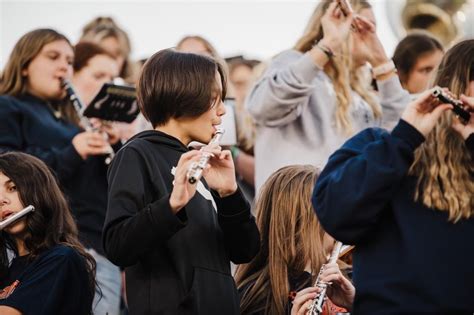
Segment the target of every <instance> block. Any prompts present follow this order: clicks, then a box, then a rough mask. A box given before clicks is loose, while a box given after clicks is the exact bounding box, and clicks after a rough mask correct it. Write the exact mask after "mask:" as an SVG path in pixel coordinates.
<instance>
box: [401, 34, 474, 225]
mask: <svg viewBox="0 0 474 315" xmlns="http://www.w3.org/2000/svg"><path fill="white" fill-rule="evenodd" d="M473 80H474V40H466V41H463V42H460V43H458V44H457V45H455V46H454V47H452V48H451V49H450V50H449V51H448V52H447V53H446V55H445V56H444V58H443V60H442V61H441V65H440V67H439V69H438V73H437V76H436V79H435V85H439V86H442V87H447V88H449V89H450V91H451V92H452V93H454V94H455V95H456V96H459V95H460V94H462V93H466V91H467V89H468V85H469V82H470V81H473ZM453 119H455V118H454V117H453V114H452V113H451V112H447V113H445V114H444V115H443V117H442V118H441V119H440V120H439V121H438V123H437V124H436V126H435V128H434V129H433V130H432V131H431V133H430V134H429V135H428V137H427V139H426V141H425V143H423V144H422V145H421V146H420V147H419V148H418V149H417V150H416V152H415V160H414V162H413V164H412V166H411V168H410V174H411V175H414V176H416V177H417V178H418V181H417V187H416V193H415V200H417V201H421V202H423V204H424V205H425V206H427V207H428V208H434V209H437V210H441V211H447V212H448V214H449V220H450V221H452V222H454V223H455V222H458V221H459V220H460V219H466V218H470V217H471V216H472V214H473V212H474V181H473V180H472V174H474V163H473V162H474V161H473V157H472V155H471V154H470V152H469V150H468V148H467V147H466V144H465V141H464V139H463V138H462V137H461V136H460V135H459V134H458V133H457V132H456V131H455V130H454V129H452V128H451V125H452V122H453Z"/></svg>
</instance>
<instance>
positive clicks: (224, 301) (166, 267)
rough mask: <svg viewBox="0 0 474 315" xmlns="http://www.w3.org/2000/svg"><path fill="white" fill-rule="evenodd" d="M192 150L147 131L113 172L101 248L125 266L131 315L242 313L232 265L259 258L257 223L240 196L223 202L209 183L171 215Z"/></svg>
mask: <svg viewBox="0 0 474 315" xmlns="http://www.w3.org/2000/svg"><path fill="white" fill-rule="evenodd" d="M187 151H188V149H187V148H186V147H185V146H184V145H183V144H182V143H181V142H180V141H179V140H177V139H176V138H173V137H171V136H169V135H167V134H164V133H162V132H159V131H154V130H153V131H145V132H142V133H140V134H138V135H136V136H135V137H133V138H132V139H131V140H130V141H129V142H128V143H127V145H125V147H124V148H122V150H120V151H119V153H118V154H117V155H116V157H115V159H114V161H113V163H112V165H111V167H110V169H109V173H108V182H109V204H108V209H107V217H106V221H105V227H104V233H103V242H104V249H105V251H106V254H107V257H108V258H109V259H110V260H111V261H112V262H113V263H115V264H116V265H118V266H121V267H126V269H125V273H126V281H127V282H126V284H127V298H128V306H129V311H130V314H134V315H135V314H206V315H211V314H239V313H240V312H239V297H238V293H237V290H236V287H235V284H234V280H233V278H232V275H231V272H230V261H232V262H234V263H237V264H238V263H246V262H249V261H250V260H251V259H252V258H253V257H254V256H255V254H256V253H257V252H258V250H259V246H260V242H259V233H258V230H257V226H256V224H255V219H254V217H253V216H252V214H251V213H250V206H249V204H248V202H247V201H246V200H245V199H244V198H243V196H242V194H241V192H240V190H238V191H237V192H236V193H235V194H233V195H231V196H228V197H226V198H219V197H218V194H217V193H216V192H214V191H210V192H209V190H208V186H207V184H206V183H205V181H204V180H202V181H201V183H199V186H198V191H197V192H196V194H195V195H194V197H193V198H192V199H191V200H190V201H189V202H188V204H187V205H186V206H185V207H184V208H183V209H181V210H180V211H179V212H178V214H176V215H173V213H172V211H171V208H170V205H169V197H170V194H171V191H172V188H173V184H172V183H173V179H174V175H173V173H174V167H175V166H176V165H177V164H178V160H179V158H180V157H181V155H182V154H183V153H185V152H187ZM211 194H212V197H211ZM206 195H207V198H206V197H204V196H206ZM215 207H217V209H215Z"/></svg>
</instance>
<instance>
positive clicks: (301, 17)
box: [0, 0, 400, 68]
mask: <svg viewBox="0 0 474 315" xmlns="http://www.w3.org/2000/svg"><path fill="white" fill-rule="evenodd" d="M387 1H400V0H372V1H371V3H372V4H373V6H374V11H375V14H376V18H377V23H378V33H379V35H380V36H381V38H382V41H383V42H384V44H385V47H386V49H387V52H388V53H389V55H391V54H392V52H393V49H394V47H395V45H396V42H397V39H396V38H395V36H394V33H393V31H392V29H391V27H390V26H389V24H388V18H387V14H386V12H387V10H386V6H387ZM317 2H318V1H301V0H293V1H291V0H287V1H265V0H258V1H248V0H241V1H236V0H219V1H218V0H214V1H198V0H186V1H151V0H148V1H146V0H145V1H144V0H141V1H131V0H129V1H110V0H106V1H104V0H102V1H85V0H75V1H71V0H63V1H44V0H36V1H34V0H29V1H23V0H0V43H1V51H0V68H2V67H3V65H4V64H5V62H6V60H7V58H8V56H9V54H10V52H11V49H12V48H13V45H14V44H15V43H16V41H17V40H18V39H19V38H20V37H21V36H22V35H23V34H24V33H26V32H28V31H30V30H32V29H35V28H44V27H50V28H54V29H56V30H58V31H60V32H61V33H63V34H65V35H66V36H67V37H68V38H69V39H70V40H71V41H72V42H73V43H75V42H76V41H77V40H78V38H79V35H80V33H81V29H82V27H83V26H84V25H85V24H86V23H87V22H89V21H90V20H92V19H93V18H95V17H96V16H99V15H104V16H112V17H113V18H114V19H115V20H116V22H117V23H118V24H119V25H120V26H121V27H122V28H123V29H125V30H126V31H127V32H128V33H129V36H130V38H131V41H132V59H139V58H145V57H148V56H150V55H151V54H153V53H154V52H156V51H157V50H159V49H162V48H167V47H171V46H174V45H175V44H176V43H177V41H178V40H179V39H180V38H181V37H183V36H184V35H188V34H199V35H202V36H204V37H206V38H207V39H208V40H209V41H211V43H212V44H213V45H214V46H215V47H216V48H217V50H218V52H219V53H220V54H221V55H222V56H224V57H228V56H232V55H236V54H244V55H245V56H246V57H249V58H258V59H264V58H270V57H271V56H273V55H275V54H277V53H278V52H280V51H282V50H284V49H287V48H289V47H291V46H293V45H294V43H295V42H296V40H297V39H298V37H299V36H300V35H301V34H302V32H303V29H304V27H305V25H306V22H307V20H308V19H309V17H310V15H311V13H312V11H313V9H314V8H315V6H316V4H317Z"/></svg>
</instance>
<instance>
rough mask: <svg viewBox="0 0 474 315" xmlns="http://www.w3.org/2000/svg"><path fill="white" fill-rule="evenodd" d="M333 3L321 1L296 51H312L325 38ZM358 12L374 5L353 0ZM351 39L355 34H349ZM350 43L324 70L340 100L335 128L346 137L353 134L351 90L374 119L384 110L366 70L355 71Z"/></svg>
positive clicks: (325, 0) (364, 1)
mask: <svg viewBox="0 0 474 315" xmlns="http://www.w3.org/2000/svg"><path fill="white" fill-rule="evenodd" d="M331 2H332V1H327V0H324V1H321V2H320V3H319V4H318V6H317V7H316V9H315V11H314V12H313V14H312V16H311V18H310V20H309V22H308V25H307V26H306V29H305V31H304V34H303V36H302V37H301V38H300V39H299V40H298V42H297V43H296V45H295V47H294V49H295V50H298V51H300V52H303V53H305V52H307V51H309V50H311V48H312V47H313V46H314V44H315V43H316V42H318V41H319V40H321V39H322V38H323V37H324V33H323V27H322V24H321V19H322V17H323V15H324V13H325V12H326V11H327V9H328V7H329V5H330V4H331ZM351 4H352V7H353V9H354V11H355V12H360V11H361V10H363V9H371V8H372V6H371V5H370V3H369V2H367V1H366V0H351ZM350 36H352V35H350ZM350 56H351V47H350V41H349V40H347V41H346V42H345V43H344V45H343V47H342V53H341V54H338V55H337V56H335V57H333V58H332V59H331V60H330V62H329V63H328V64H327V65H326V67H325V69H324V70H325V71H326V73H327V75H328V76H329V77H330V78H331V81H332V83H333V85H334V92H335V94H336V99H337V104H338V106H337V110H336V126H337V127H338V129H340V130H343V131H344V132H345V133H346V134H348V135H349V134H352V133H353V132H354V130H353V129H352V124H351V120H350V117H349V109H350V105H351V103H352V96H351V89H352V90H354V91H355V92H357V94H359V95H360V96H361V97H362V99H363V100H364V101H366V102H367V103H368V104H369V106H370V108H371V109H372V111H373V113H374V117H375V118H379V117H381V116H382V109H381V107H380V105H379V104H378V102H377V101H376V98H375V95H374V93H373V89H371V88H370V81H368V80H367V78H366V77H365V75H364V67H359V68H354V67H353V65H352V60H351V57H350Z"/></svg>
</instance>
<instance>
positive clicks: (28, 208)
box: [0, 205, 35, 230]
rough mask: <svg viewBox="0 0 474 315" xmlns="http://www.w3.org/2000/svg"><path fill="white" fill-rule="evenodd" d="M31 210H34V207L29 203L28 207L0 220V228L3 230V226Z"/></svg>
mask: <svg viewBox="0 0 474 315" xmlns="http://www.w3.org/2000/svg"><path fill="white" fill-rule="evenodd" d="M31 211H35V207H33V206H32V205H29V206H28V207H26V208H24V209H22V210H20V211H18V212H17V213H15V214H14V215H12V216H10V217H8V218H7V219H5V220H3V221H1V222H0V230H3V229H4V228H6V227H8V226H9V225H10V224H12V223H13V222H16V221H17V220H19V219H21V218H22V217H24V216H25V215H27V214H28V213H30V212H31Z"/></svg>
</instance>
